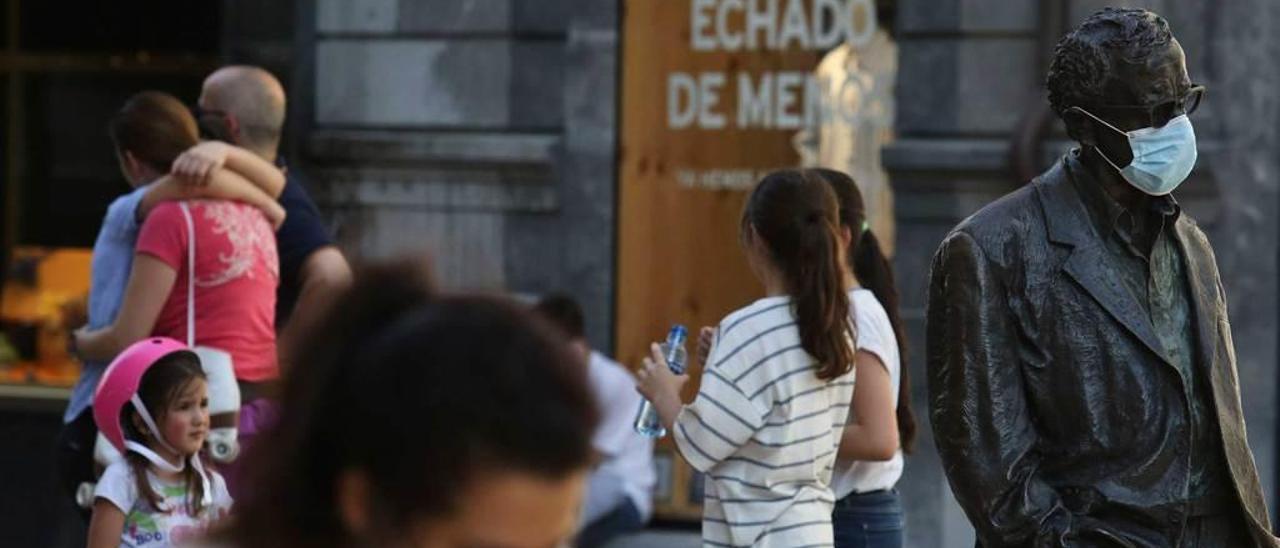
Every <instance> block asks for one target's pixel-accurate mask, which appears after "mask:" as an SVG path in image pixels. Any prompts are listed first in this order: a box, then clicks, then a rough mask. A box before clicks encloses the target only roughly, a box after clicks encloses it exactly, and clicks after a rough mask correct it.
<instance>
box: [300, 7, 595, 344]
mask: <svg viewBox="0 0 1280 548" xmlns="http://www.w3.org/2000/svg"><path fill="white" fill-rule="evenodd" d="M617 17H618V14H617V7H616V5H615V3H613V2H593V1H590V0H540V1H539V2H526V1H521V0H354V1H352V0H300V1H299V2H298V21H299V33H298V39H297V44H298V49H299V62H298V63H297V64H296V65H297V66H298V68H297V70H298V72H299V74H300V75H301V76H299V77H296V78H295V82H296V83H297V84H298V86H297V88H298V89H303V90H314V94H313V95H311V96H310V97H307V98H306V99H305V101H307V102H308V103H309V104H305V105H295V107H294V108H292V109H291V114H294V115H300V116H301V117H302V118H303V122H301V126H293V129H295V130H297V131H299V132H301V133H302V134H303V135H305V136H306V137H305V138H304V139H303V140H302V144H301V146H300V147H299V148H298V153H299V154H300V155H301V156H302V157H304V158H305V160H306V166H305V169H306V171H307V172H308V174H309V175H310V176H311V178H312V179H313V180H314V186H315V189H314V191H315V192H314V193H315V194H316V195H317V198H318V201H320V203H321V205H322V208H323V209H325V210H326V212H327V213H329V214H331V215H332V217H333V220H334V223H335V225H336V226H337V227H338V229H339V231H340V238H341V242H342V245H343V247H344V249H345V250H346V251H347V252H348V253H349V254H350V255H352V256H354V257H356V258H357V259H359V258H362V257H385V256H389V255H393V254H399V253H405V252H423V251H425V252H428V253H430V254H431V256H432V257H433V258H434V262H435V266H436V270H437V273H438V275H439V277H440V280H441V282H442V284H443V285H444V286H445V287H448V288H454V289H467V290H499V291H512V292H517V293H527V294H536V293H542V292H546V291H553V290H563V291H568V292H569V293H571V294H574V295H575V296H576V297H578V299H579V300H580V301H581V302H582V303H583V306H584V308H585V310H586V313H587V316H588V322H587V323H588V336H589V338H590V339H591V341H592V343H593V344H594V345H596V346H597V347H599V348H603V349H609V348H610V346H611V344H612V340H611V339H612V337H611V331H612V318H613V280H614V273H613V269H614V253H613V246H614V227H613V224H614V207H613V202H614V184H615V183H614V154H615V152H614V151H615V144H614V141H615V136H614V133H615V132H614V118H615V110H616V91H615V90H616V76H617V69H616V63H617V48H618V40H617V26H618V25H617ZM307 57H309V58H307Z"/></svg>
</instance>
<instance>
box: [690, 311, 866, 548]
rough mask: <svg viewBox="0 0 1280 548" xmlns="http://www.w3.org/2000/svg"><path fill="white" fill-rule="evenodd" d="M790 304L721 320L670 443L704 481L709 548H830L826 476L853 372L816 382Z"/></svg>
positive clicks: (704, 522)
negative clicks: (690, 400)
mask: <svg viewBox="0 0 1280 548" xmlns="http://www.w3.org/2000/svg"><path fill="white" fill-rule="evenodd" d="M816 371H817V369H816V364H815V363H814V360H813V358H812V357H811V356H810V355H809V354H808V353H807V352H805V351H804V349H803V348H802V347H801V346H800V332H799V331H798V329H797V327H796V321H795V317H794V316H793V315H792V312H791V300H790V299H789V298H787V297H771V298H767V299H762V300H760V301H757V302H755V303H754V304H752V305H750V306H748V307H746V308H743V309H741V310H738V311H736V312H734V313H732V314H730V315H729V316H727V317H725V319H724V320H723V321H721V322H720V326H719V328H718V330H717V334H716V341H715V343H714V345H713V347H712V349H711V355H710V357H709V358H708V359H707V364H706V367H705V369H704V371H703V373H702V385H701V388H700V390H699V392H698V396H697V398H696V399H695V400H694V401H693V403H690V404H689V405H686V406H685V407H684V409H683V410H681V412H680V415H679V416H678V417H677V418H676V424H675V428H674V437H675V441H676V444H677V446H678V447H679V448H680V453H681V454H682V455H684V457H685V459H686V460H688V461H689V464H690V465H691V466H693V467H694V468H695V469H697V470H698V471H700V472H703V473H705V474H706V481H707V485H706V500H705V502H704V504H703V518H702V538H703V544H704V545H706V546H780V547H781V546H785V547H787V548H797V547H801V546H830V545H831V544H832V530H831V510H832V505H833V504H834V502H835V497H834V495H833V494H832V492H831V488H830V483H831V471H832V467H833V466H834V463H835V457H836V449H837V447H838V444H839V440H840V435H841V433H842V432H843V430H844V424H845V421H846V419H847V417H848V414H849V403H850V399H851V398H852V397H853V382H854V376H853V371H852V369H851V370H850V372H849V373H848V374H846V375H844V376H842V377H839V378H837V379H834V380H832V381H823V380H820V379H818V377H817V375H816Z"/></svg>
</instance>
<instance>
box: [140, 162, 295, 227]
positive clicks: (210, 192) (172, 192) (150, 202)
mask: <svg viewBox="0 0 1280 548" xmlns="http://www.w3.org/2000/svg"><path fill="white" fill-rule="evenodd" d="M197 198H214V199H223V200H235V201H237V202H244V203H246V204H249V205H251V206H253V207H256V208H258V209H260V210H262V212H263V213H264V214H266V216H267V220H269V221H271V225H272V226H274V227H275V228H280V225H281V224H282V223H284V218H285V212H284V207H283V206H281V205H280V204H279V202H276V201H275V199H273V198H272V197H271V196H269V195H267V193H266V192H264V191H263V190H261V189H259V188H258V187H257V186H254V184H253V183H251V182H249V181H248V180H247V179H245V178H244V177H242V176H240V175H239V174H237V173H235V172H232V171H230V170H227V169H218V170H215V171H214V172H213V175H212V176H211V177H210V179H209V184H208V185H205V186H200V185H193V184H189V183H186V182H183V181H181V180H180V179H179V178H177V177H175V176H173V175H165V176H164V177H161V178H160V180H159V181H156V182H155V183H154V184H152V185H151V188H149V189H148V190H147V193H146V194H145V195H144V196H143V197H142V202H140V203H139V204H138V212H137V216H138V219H140V220H141V219H146V218H147V214H148V213H151V210H152V209H154V208H155V207H156V206H157V205H160V203H162V202H171V201H180V200H193V199H197Z"/></svg>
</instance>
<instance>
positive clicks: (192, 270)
mask: <svg viewBox="0 0 1280 548" xmlns="http://www.w3.org/2000/svg"><path fill="white" fill-rule="evenodd" d="M178 205H179V206H180V207H182V216H183V217H184V218H185V219H186V220H187V346H189V347H191V348H195V346H196V225H195V221H193V220H192V219H191V208H190V207H188V206H187V202H179V203H178Z"/></svg>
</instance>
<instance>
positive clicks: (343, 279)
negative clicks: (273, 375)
mask: <svg viewBox="0 0 1280 548" xmlns="http://www.w3.org/2000/svg"><path fill="white" fill-rule="evenodd" d="M298 277H299V284H300V285H301V288H300V289H299V291H298V300H297V302H296V303H295V304H294V307H293V313H292V314H291V315H290V316H289V322H288V323H287V324H285V325H284V326H283V328H282V329H281V330H280V335H279V339H280V340H279V341H278V348H279V360H280V369H281V372H282V373H284V372H286V369H287V368H288V367H289V365H291V364H290V359H289V358H290V356H289V350H290V349H291V347H292V346H293V342H294V341H293V339H295V338H296V337H298V336H299V335H300V334H303V333H306V332H307V331H308V329H309V328H310V326H311V325H312V324H314V323H315V321H316V320H317V319H319V318H320V316H321V315H322V314H324V312H325V310H326V309H327V307H328V305H329V303H330V302H332V301H333V300H334V298H336V297H337V295H338V294H339V293H341V292H342V291H344V290H346V288H347V286H349V285H350V284H351V267H350V266H349V265H348V264H347V259H346V258H345V257H343V256H342V252H341V251H339V250H338V248H337V247H334V246H325V247H321V248H319V249H317V250H315V251H313V252H312V253H311V255H308V256H307V258H306V260H305V261H304V262H303V263H302V269H301V271H300V272H299V276H298Z"/></svg>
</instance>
